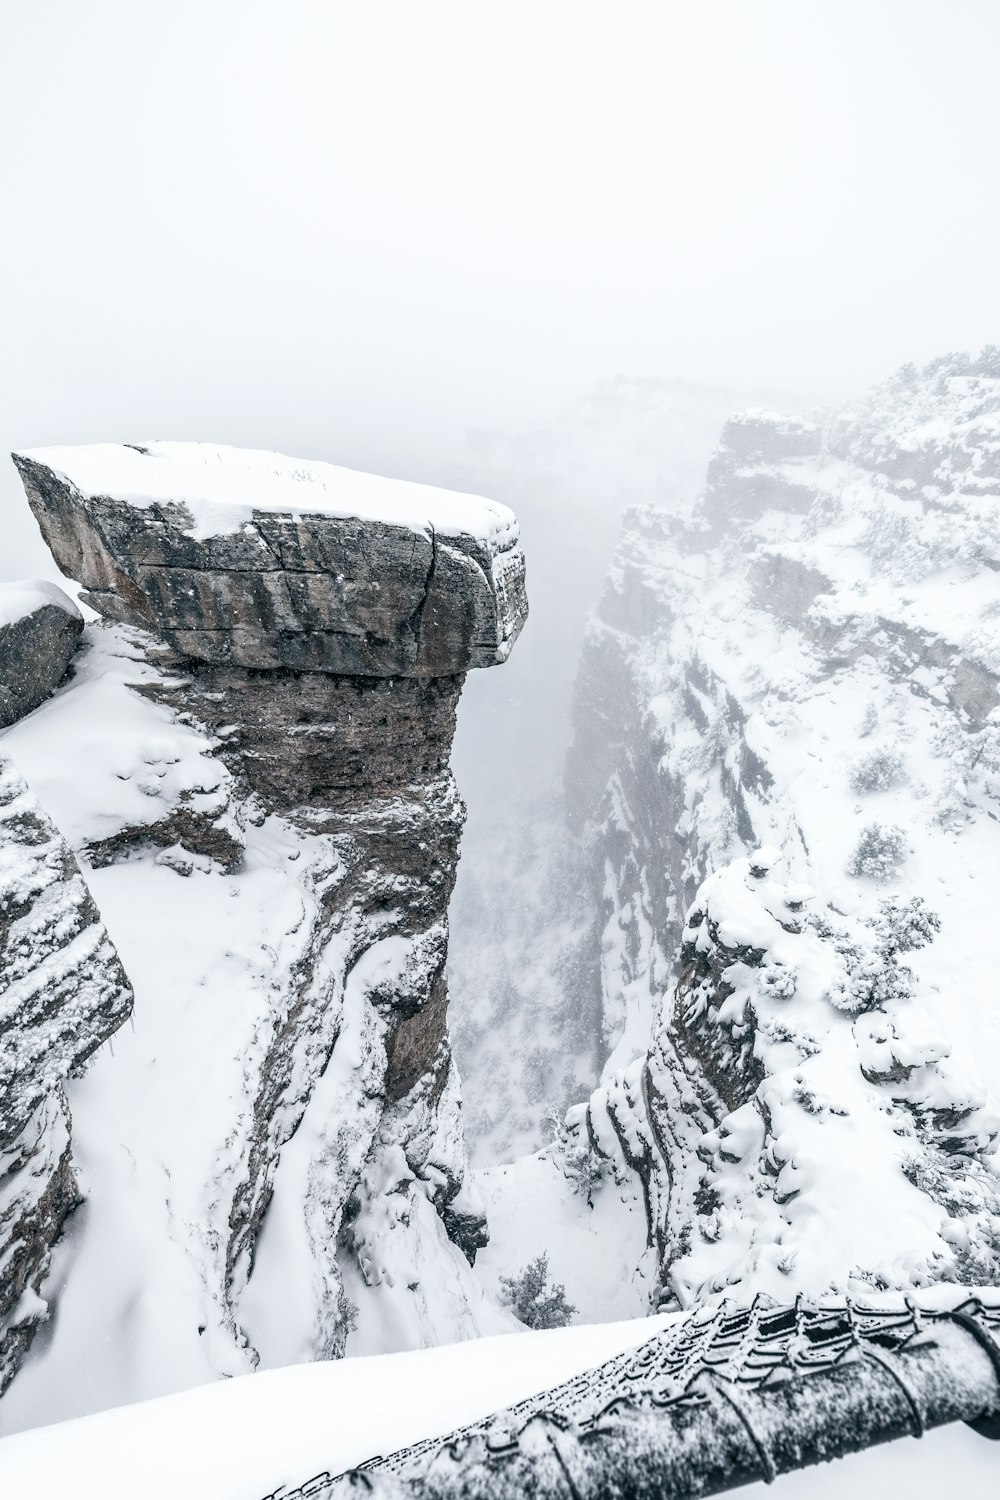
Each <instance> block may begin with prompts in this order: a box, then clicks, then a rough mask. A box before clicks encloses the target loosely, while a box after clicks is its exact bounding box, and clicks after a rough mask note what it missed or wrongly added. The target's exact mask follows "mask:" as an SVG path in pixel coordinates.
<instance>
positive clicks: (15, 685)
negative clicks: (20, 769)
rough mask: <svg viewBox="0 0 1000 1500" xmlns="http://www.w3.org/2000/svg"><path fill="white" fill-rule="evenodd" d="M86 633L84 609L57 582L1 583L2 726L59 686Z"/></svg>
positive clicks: (36, 703) (0, 662) (34, 705)
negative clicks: (83, 634) (84, 629)
mask: <svg viewBox="0 0 1000 1500" xmlns="http://www.w3.org/2000/svg"><path fill="white" fill-rule="evenodd" d="M82 631H83V618H82V616H81V614H80V611H79V610H78V609H77V607H76V605H75V604H74V603H73V601H72V599H70V598H69V597H68V595H66V594H64V593H63V591H62V589H59V588H56V587H55V585H54V584H51V583H7V584H0V729H6V728H7V727H8V725H10V724H15V723H16V722H17V720H18V719H22V718H23V717H24V715H25V714H27V713H30V712H31V710H32V709H33V708H37V707H38V705H39V704H40V703H44V701H45V699H46V698H47V697H48V696H49V694H50V693H52V692H53V691H54V689H55V688H57V687H58V686H59V683H60V682H61V681H62V679H63V678H64V677H65V675H66V671H67V669H68V667H69V664H70V661H71V660H72V657H73V653H74V652H75V650H76V648H77V646H78V645H79V642H80V636H81V634H82Z"/></svg>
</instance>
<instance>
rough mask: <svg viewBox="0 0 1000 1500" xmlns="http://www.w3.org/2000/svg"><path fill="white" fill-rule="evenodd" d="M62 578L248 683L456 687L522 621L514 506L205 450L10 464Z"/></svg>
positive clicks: (64, 452)
mask: <svg viewBox="0 0 1000 1500" xmlns="http://www.w3.org/2000/svg"><path fill="white" fill-rule="evenodd" d="M14 462H15V463H16V465H17V467H18V470H19V471H20V474H21V478H22V480H23V481H24V486H25V490H26V492H27V495H28V500H29V502H30V504H31V508H32V510H33V511H34V513H35V516H36V517H37V520H38V523H39V525H40V526H41V529H42V534H43V535H44V537H45V540H46V542H47V543H48V545H49V547H50V548H51V549H52V553H53V556H54V557H55V559H56V561H57V562H58V564H59V566H60V568H62V570H63V572H64V573H66V574H67V575H68V576H69V577H71V578H75V579H77V580H78V581H79V582H80V583H82V584H83V585H84V587H85V589H86V590H87V594H86V596H85V597H86V599H87V602H88V603H90V604H92V605H93V606H94V608H95V609H97V610H98V611H99V612H100V613H101V614H102V615H104V616H105V617H106V618H108V619H112V620H121V621H123V622H125V623H128V624H133V625H142V626H145V627H146V628H147V629H150V630H153V631H155V632H156V633H157V634H158V635H161V636H162V637H163V638H164V639H165V640H167V641H168V642H169V644H170V645H171V646H173V647H174V648H175V649H176V650H178V651H180V652H182V653H183V654H184V655H185V656H193V657H197V658H198V659H199V660H202V661H210V662H217V663H225V664H228V665H237V666H242V667H253V668H261V667H264V668H272V667H279V666H285V667H291V668H295V669H299V670H306V671H324V672H336V673H340V674H344V675H349V676H365V677H394V676H404V677H446V676H453V675H455V674H457V673H460V672H465V671H467V670H468V669H469V668H470V667H486V666H492V665H493V664H494V663H496V662H502V661H505V660H506V658H507V656H508V655H509V654H510V650H511V647H512V646H513V644H514V641H515V640H516V639H517V636H518V633H519V631H520V629H521V626H522V625H523V623H524V620H525V617H526V614H527V601H526V596H525V591H524V556H523V553H522V552H521V548H520V545H519V534H518V527H517V522H516V520H515V518H514V515H513V513H512V512H511V511H509V510H508V509H507V508H506V506H503V505H498V504H497V503H496V502H494V501H491V500H483V499H480V498H478V497H475V496H471V495H456V494H453V493H451V492H449V491H445V490H438V489H433V488H431V487H429V486H426V485H418V484H410V483H405V482H403V481H398V480H390V479H382V478H380V477H378V476H376V475H373V474H363V473H359V472H356V471H354V470H351V469H343V468H338V467H335V466H334V465H332V464H325V463H311V462H307V461H305V460H301V459H291V458H286V457H284V456H282V455H280V454H275V453H263V452H253V451H245V450H241V449H236V448H220V447H214V446H211V445H209V444H207V443H150V444H145V445H142V446H134V447H133V446H131V445H127V444H115V443H96V444H92V445H87V446H84V447H76V448H73V447H64V448H38V449H34V450H33V451H31V452H27V453H19V454H15V455H14Z"/></svg>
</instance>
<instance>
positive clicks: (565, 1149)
mask: <svg viewBox="0 0 1000 1500" xmlns="http://www.w3.org/2000/svg"><path fill="white" fill-rule="evenodd" d="M545 1115H546V1122H547V1124H548V1126H549V1128H550V1130H551V1131H552V1145H551V1147H550V1148H549V1149H550V1151H551V1154H552V1157H553V1160H554V1161H555V1162H556V1165H557V1166H558V1167H559V1169H560V1171H561V1172H562V1174H563V1176H564V1177H565V1178H566V1180H567V1182H569V1184H570V1185H571V1187H572V1188H573V1191H574V1192H575V1193H579V1195H580V1197H581V1198H584V1199H586V1202H587V1205H588V1207H590V1208H592V1207H593V1204H594V1193H595V1192H596V1191H597V1189H598V1188H599V1187H600V1186H601V1184H602V1182H603V1181H604V1177H605V1172H606V1170H607V1167H608V1163H607V1161H605V1160H604V1159H603V1158H602V1157H600V1156H598V1154H597V1152H596V1151H593V1150H591V1147H590V1142H589V1140H588V1139H587V1137H586V1134H585V1133H582V1132H580V1131H575V1130H567V1128H566V1125H565V1123H564V1121H563V1119H562V1117H561V1116H560V1114H559V1113H558V1111H557V1110H554V1109H551V1108H550V1109H547V1110H546V1111H545Z"/></svg>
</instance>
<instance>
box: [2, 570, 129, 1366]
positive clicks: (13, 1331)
mask: <svg viewBox="0 0 1000 1500" xmlns="http://www.w3.org/2000/svg"><path fill="white" fill-rule="evenodd" d="M0 619H2V620H3V622H4V623H3V624H2V625H0V684H2V686H0V714H2V721H3V722H4V723H5V725H9V724H11V723H13V722H14V721H15V719H17V718H19V717H21V715H22V714H23V713H25V712H27V710H28V709H29V708H31V707H34V706H36V705H37V704H38V703H40V702H42V700H43V699H44V698H46V697H47V696H48V694H49V693H51V692H52V690H53V688H55V687H56V686H57V684H58V683H59V681H60V679H61V678H62V677H63V676H64V674H65V672H66V669H67V666H68V665H69V661H70V658H71V656H72V653H73V649H74V646H75V644H76V641H77V639H78V637H79V634H80V631H81V630H82V628H83V622H82V620H81V619H80V616H79V612H78V611H77V610H76V609H75V608H74V606H73V605H72V603H71V601H70V600H69V599H67V598H66V597H65V595H63V594H61V593H60V591H59V590H58V589H55V588H52V587H51V586H49V585H44V584H32V585H8V586H5V587H3V588H0ZM131 1008H132V993H131V990H130V987H129V985H128V982H127V980H126V978H125V975H124V972H123V970H122V967H121V964H120V963H119V961H118V957H117V955H116V953H115V950H114V948H113V947H112V945H111V942H110V940H109V938H108V935H107V932H106V931H105V929H104V926H103V923H102V922H101V918H100V915H99V913H98V911H97V908H96V907H95V905H94V902H93V900H92V898H91V896H90V894H89V892H88V890H87V887H86V885H85V884H84V881H83V877H82V875H81V872H80V868H79V866H78V864H77V862H76V860H75V859H74V857H73V854H72V853H71V851H70V850H69V848H68V847H67V845H66V843H65V841H64V840H63V838H62V837H61V836H60V834H59V832H58V831H57V829H56V828H55V827H54V825H53V823H52V821H51V819H50V818H49V817H48V816H47V815H46V814H45V812H44V811H43V810H42V808H41V807H40V806H39V805H38V802H37V800H36V799H35V797H34V796H33V795H32V794H31V792H30V791H29V790H28V788H27V786H26V785H25V783H24V781H23V779H22V777H21V776H20V774H19V773H18V771H17V769H16V768H15V766H14V765H13V763H12V762H11V760H10V759H9V758H8V757H7V756H6V755H5V754H4V753H3V752H2V751H0V1181H2V1184H3V1186H2V1192H0V1391H3V1389H4V1388H5V1387H6V1386H7V1384H8V1383H9V1381H10V1380H11V1378H12V1376H13V1375H14V1373H15V1371H16V1369H17V1367H18V1364H19V1362H20V1361H21V1359H22V1358H23V1356H24V1354H25V1352H26V1350H27V1349H28V1347H29V1345H30V1343H31V1341H32V1338H33V1336H34V1334H35V1331H36V1329H37V1327H38V1325H39V1323H40V1322H41V1321H43V1320H44V1318H45V1317H46V1315H47V1304H46V1302H45V1301H44V1300H43V1298H42V1296H41V1295H40V1289H41V1286H42V1283H43V1280H44V1277H45V1275H46V1272H47V1271H48V1269H49V1264H50V1259H51V1252H52V1247H53V1245H54V1244H55V1242H56V1240H57V1239H58V1236H59V1234H60V1231H61V1229H62V1227H63V1224H64V1222H65V1220H66V1218H67V1216H68V1215H69V1213H70V1212H71V1211H72V1210H73V1209H74V1208H75V1207H76V1206H77V1203H78V1202H79V1194H78V1190H77V1184H76V1178H75V1175H74V1171H73V1165H72V1160H71V1154H70V1115H69V1108H68V1105H67V1101H66V1094H65V1090H64V1087H63V1085H64V1084H65V1082H66V1080H67V1078H68V1077H69V1076H70V1075H74V1074H79V1073H80V1072H81V1071H82V1069H83V1067H84V1064H85V1063H86V1061H87V1059H88V1058H89V1057H90V1056H91V1054H92V1053H94V1052H95V1051H96V1050H97V1048H98V1047H100V1046H101V1044H102V1043H103V1042H105V1041H107V1040H108V1038H109V1037H110V1036H111V1035H112V1034H113V1033H114V1032H115V1031H117V1030H118V1028H119V1027H120V1026H121V1025H122V1023H123V1022H124V1021H125V1020H127V1018H128V1016H129V1014H130V1011H131Z"/></svg>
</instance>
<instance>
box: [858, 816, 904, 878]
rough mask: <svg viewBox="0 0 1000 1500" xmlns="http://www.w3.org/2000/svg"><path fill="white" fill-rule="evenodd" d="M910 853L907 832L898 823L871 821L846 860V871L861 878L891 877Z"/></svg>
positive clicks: (862, 831)
mask: <svg viewBox="0 0 1000 1500" xmlns="http://www.w3.org/2000/svg"><path fill="white" fill-rule="evenodd" d="M908 853H909V846H908V844H907V842H906V834H905V833H904V832H903V830H902V828H900V827H899V826H898V825H897V824H895V823H869V824H868V825H867V827H865V828H863V829H862V830H861V837H860V838H859V839H858V842H857V844H856V845H855V847H854V852H853V854H852V855H851V857H850V859H849V860H848V862H847V873H848V875H853V876H854V877H855V878H857V879H860V878H861V877H862V876H866V877H867V878H868V879H870V880H888V879H889V878H890V876H892V875H894V874H895V873H896V871H897V870H898V869H899V867H900V865H901V864H902V863H903V861H904V860H905V858H906V856H907V854H908Z"/></svg>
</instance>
